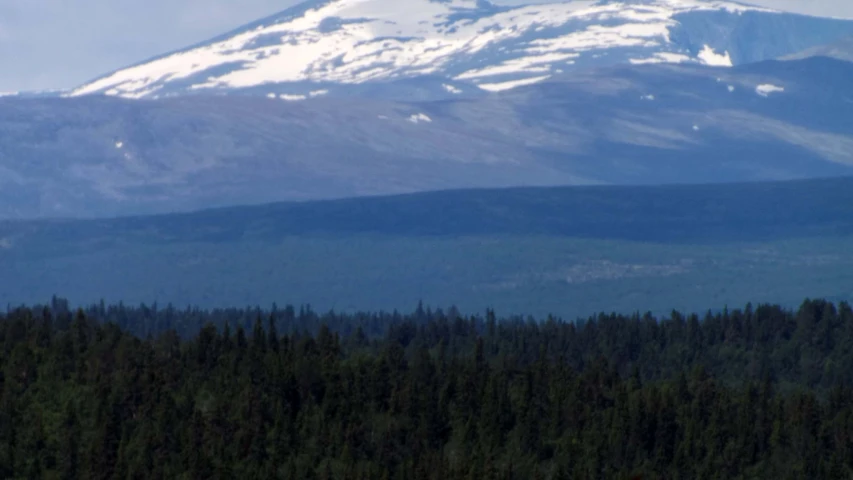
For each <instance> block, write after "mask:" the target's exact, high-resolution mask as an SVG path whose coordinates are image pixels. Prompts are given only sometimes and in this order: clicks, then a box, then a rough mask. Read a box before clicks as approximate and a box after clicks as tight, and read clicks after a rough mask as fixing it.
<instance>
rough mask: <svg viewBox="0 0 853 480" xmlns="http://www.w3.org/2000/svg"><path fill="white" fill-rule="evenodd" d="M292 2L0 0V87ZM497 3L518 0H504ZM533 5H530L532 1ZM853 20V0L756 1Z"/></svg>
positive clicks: (73, 77) (75, 72) (118, 63)
mask: <svg viewBox="0 0 853 480" xmlns="http://www.w3.org/2000/svg"><path fill="white" fill-rule="evenodd" d="M295 3H297V2H296V1H294V0H146V1H145V2H140V1H138V0H74V1H70V0H0V65H2V66H3V67H2V73H0V92H15V91H25V90H27V91H32V90H44V89H61V88H70V87H74V86H77V85H80V84H82V83H84V82H86V81H88V80H91V79H93V78H95V77H97V76H99V75H101V74H104V73H108V72H111V71H113V70H116V69H118V68H121V67H124V66H127V65H129V64H132V63H136V62H139V61H142V60H145V59H147V58H150V57H152V56H155V55H158V54H161V53H165V52H167V51H171V50H175V49H178V48H182V47H184V46H188V45H190V44H193V43H196V42H200V41H203V40H206V39H207V38H210V37H212V36H215V35H217V34H220V33H224V32H226V31H228V30H231V29H232V28H236V27H238V26H240V25H242V24H244V23H248V22H250V21H252V20H256V19H259V18H262V17H265V16H267V15H271V14H273V13H276V12H278V11H281V10H284V9H286V8H287V7H289V6H291V5H293V4H295ZM495 3H501V4H512V3H520V2H519V0H498V1H496V2H495ZM527 3H530V2H527ZM751 3H756V4H761V5H763V6H766V7H771V8H778V9H784V10H789V11H795V12H798V13H806V14H812V15H828V16H836V17H848V18H853V0H751Z"/></svg>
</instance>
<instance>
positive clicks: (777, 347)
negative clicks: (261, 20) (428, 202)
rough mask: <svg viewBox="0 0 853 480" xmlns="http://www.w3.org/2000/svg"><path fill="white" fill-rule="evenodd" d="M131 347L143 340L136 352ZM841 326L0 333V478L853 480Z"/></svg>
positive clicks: (63, 325)
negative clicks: (778, 477)
mask: <svg viewBox="0 0 853 480" xmlns="http://www.w3.org/2000/svg"><path fill="white" fill-rule="evenodd" d="M141 338H147V339H146V340H142V339H141ZM851 346H853V310H851V308H850V306H849V305H847V304H843V303H842V304H839V305H837V306H836V305H833V304H831V303H828V302H825V301H806V302H805V303H803V305H802V306H801V307H800V308H799V309H798V310H797V311H796V312H791V311H786V310H783V309H781V308H779V307H776V306H771V305H761V306H757V307H755V308H753V307H752V306H747V307H746V308H745V309H739V310H731V311H729V310H724V311H723V312H720V313H718V314H708V315H707V316H706V317H705V318H704V319H703V320H702V321H700V320H699V318H698V317H697V316H695V315H690V316H685V315H683V314H680V313H678V312H673V314H672V315H671V316H669V317H668V318H662V319H655V318H653V317H651V316H650V315H647V316H639V315H635V316H629V317H624V316H617V315H600V316H598V317H596V318H593V319H590V320H589V321H586V322H583V323H564V322H560V321H557V320H555V319H548V320H547V321H545V322H542V323H536V322H532V321H527V320H523V319H520V318H506V319H497V318H496V317H495V315H494V312H491V311H490V312H487V314H486V315H485V317H468V318H466V317H461V316H459V315H458V314H456V313H455V312H448V313H443V312H440V311H432V310H430V309H427V308H423V307H419V308H418V310H417V311H416V312H414V313H413V314H411V315H400V314H366V313H364V314H355V315H341V314H333V313H329V314H326V315H318V314H316V313H314V312H312V311H311V310H310V309H307V308H303V309H301V311H299V312H297V311H296V309H294V308H291V307H287V308H285V309H274V310H273V311H270V312H261V311H258V310H239V309H232V310H217V311H200V310H185V311H176V310H174V309H168V308H167V309H158V308H156V307H153V306H152V307H146V306H141V307H139V308H128V307H124V306H106V305H98V306H94V307H91V308H88V309H86V310H80V311H77V312H71V311H69V310H68V308H67V304H66V302H63V301H61V300H58V299H55V300H54V302H53V304H52V305H51V306H50V308H42V307H35V308H32V309H29V308H21V309H16V310H14V311H10V312H8V313H7V314H6V315H5V316H3V317H2V318H0V407H2V408H0V476H2V477H3V478H187V479H190V478H205V479H207V478H293V479H296V478H299V479H309V478H313V479H368V478H370V479H373V478H389V479H397V478H407V479H415V480H419V479H468V478H474V479H534V478H541V479H570V478H613V479H629V478H690V479H711V478H742V479H747V478H768V477H773V476H780V477H781V478H803V479H806V478H827V479H834V478H839V479H840V478H850V476H851V474H853V390H851V388H850V387H849V386H850V385H851V384H853V368H851V367H853V348H851Z"/></svg>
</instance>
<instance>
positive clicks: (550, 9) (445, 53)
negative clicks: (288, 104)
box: [70, 0, 853, 98]
mask: <svg viewBox="0 0 853 480" xmlns="http://www.w3.org/2000/svg"><path fill="white" fill-rule="evenodd" d="M747 13H750V14H756V15H760V16H762V17H761V18H763V19H764V20H763V21H764V23H767V24H768V27H767V28H764V27H763V24H762V23H761V22H759V23H757V24H756V23H754V22H745V21H742V19H741V18H740V17H741V16H743V15H744V14H747ZM779 15H781V14H779V13H776V12H772V11H770V10H766V9H761V8H757V7H751V6H747V5H743V4H739V3H734V2H729V1H722V0H629V1H624V0H623V1H616V0H570V1H565V2H561V3H549V4H537V5H526V6H519V7H512V8H510V7H501V6H496V5H494V4H492V3H489V2H488V1H486V0H320V1H317V0H314V1H311V2H308V3H304V4H300V5H297V6H295V7H293V8H291V9H288V10H285V11H283V12H281V13H279V14H276V15H273V16H270V17H267V18H265V19H262V20H259V21H257V22H254V23H252V24H249V25H246V26H244V27H241V28H239V29H237V30H234V31H232V32H230V33H228V34H225V35H222V36H219V37H217V38H215V39H212V40H210V41H207V42H205V43H202V44H199V45H195V46H193V47H190V48H187V49H184V50H181V51H177V52H174V53H171V54H167V55H164V56H161V57H159V58H155V59H153V60H150V61H147V62H145V63H141V64H138V65H135V66H132V67H129V68H126V69H123V70H119V71H117V72H115V73H112V74H108V75H106V76H104V77H101V78H99V79H97V80H95V81H93V82H91V83H88V84H86V85H83V86H81V87H79V88H77V89H75V90H73V91H72V92H71V93H70V95H71V96H77V95H85V94H95V93H101V94H108V95H118V96H123V97H129V98H156V97H160V96H170V95H183V94H192V93H209V92H226V93H230V92H234V91H243V90H252V91H254V90H259V92H258V93H263V94H273V93H279V94H291V93H303V94H304V93H305V92H299V91H296V92H294V91H291V90H292V88H303V87H304V88H308V87H309V86H311V87H313V88H321V87H317V85H318V84H322V85H329V84H336V85H347V84H349V85H352V84H358V83H365V82H371V81H388V80H396V79H402V78H411V77H418V76H424V75H438V76H443V77H446V78H448V79H451V80H456V81H464V82H469V83H474V84H476V85H478V86H479V87H480V88H482V89H484V90H491V91H496V90H503V89H507V88H512V87H515V86H518V85H524V84H529V83H534V82H537V81H541V80H544V79H546V78H549V77H550V76H552V75H554V74H559V73H562V72H563V71H565V70H572V69H575V68H578V67H579V66H589V65H595V66H597V65H609V64H618V63H661V62H678V63H680V62H693V63H701V64H708V65H717V66H719V65H726V66H730V65H732V64H736V63H743V62H747V61H754V60H764V59H767V58H773V57H778V56H781V55H784V54H788V53H793V51H792V50H791V49H790V48H788V47H786V46H784V45H782V47H779V48H781V49H782V50H780V51H776V50H778V48H776V50H774V48H775V47H770V48H767V46H764V45H762V46H761V47H760V48H750V47H749V46H747V47H744V46H743V43H744V40H743V38H744V37H745V36H749V35H751V36H753V37H761V36H762V35H765V36H768V37H772V38H775V37H774V36H779V35H780V34H785V32H786V29H789V28H790V25H789V23H790V22H788V23H786V22H775V21H774V19H773V18H771V17H775V16H779ZM799 18H800V19H801V21H802V22H807V21H811V20H815V19H807V18H806V17H799ZM818 20H819V21H824V20H823V19H818ZM825 21H826V22H831V20H825ZM795 23H796V22H795ZM756 28H759V29H760V30H759V31H753V30H755V29H756ZM843 30H844V32H843V33H847V34H853V22H844V28H843ZM815 35H817V36H820V35H822V33H818V34H815ZM813 36H814V35H813ZM824 36H825V35H824ZM819 40H820V41H819ZM822 40H824V39H823V38H820V39H815V40H814V41H813V42H811V43H808V42H806V45H805V46H803V48H805V47H808V46H813V45H817V44H819V43H825V42H823V41H822ZM797 46H798V47H799V46H801V45H797ZM785 48H788V49H787V50H786V49H785ZM789 50H791V51H789ZM306 84H308V85H306ZM294 85H296V87H294ZM282 88H284V90H283V91H282V90H281V89H282ZM304 88H303V89H304ZM323 88H324V87H323ZM289 89H290V90H289ZM268 90H269V91H268Z"/></svg>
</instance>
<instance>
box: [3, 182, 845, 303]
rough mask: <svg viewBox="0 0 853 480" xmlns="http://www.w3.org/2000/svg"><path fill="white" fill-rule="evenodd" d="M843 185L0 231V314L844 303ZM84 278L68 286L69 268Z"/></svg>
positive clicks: (329, 209) (529, 191)
mask: <svg viewBox="0 0 853 480" xmlns="http://www.w3.org/2000/svg"><path fill="white" fill-rule="evenodd" d="M851 244H853V178H835V179H820V180H808V181H790V182H772V183H743V184H727V185H671V186H654V187H624V186H620V187H604V186H597V187H557V188H510V189H492V190H456V191H440V192H429V193H422V194H413V195H400V196H388V197H370V198H351V199H343V200H335V201H322V202H302V203H300V202H290V203H276V204H270V205H262V206H244V207H230V208H222V209H211V210H204V211H200V212H194V213H189V214H173V215H158V216H146V217H123V218H113V219H95V220H70V219H65V220H40V221H9V222H3V221H0V294H2V298H0V301H2V302H12V303H13V304H21V303H24V304H32V303H36V302H40V301H43V300H44V299H45V298H49V297H50V296H51V295H53V294H56V293H61V294H62V295H65V296H67V297H68V298H69V299H71V300H72V301H73V302H75V303H76V304H85V303H90V302H96V301H98V300H100V299H105V300H106V301H107V302H118V301H123V302H127V303H133V304H139V303H151V302H154V301H157V302H160V303H161V304H166V303H168V302H172V303H174V304H177V305H181V306H185V305H199V306H202V307H206V308H214V307H229V306H236V305H270V304H272V303H273V302H278V303H280V304H284V303H296V302H299V303H310V304H312V305H314V306H315V307H316V308H317V309H318V310H322V311H326V310H329V309H335V310H337V311H350V312H353V311H359V310H369V311H373V310H378V309H394V308H396V309H399V310H408V309H411V308H412V306H413V305H416V304H417V302H418V301H419V300H421V299H424V300H428V301H429V302H430V303H431V304H432V305H437V306H443V307H446V306H450V305H456V306H458V307H459V308H461V309H464V310H467V311H483V310H484V309H486V308H494V309H497V310H499V311H501V312H504V313H505V314H525V315H527V314H532V315H536V316H539V317H543V316H546V315H548V314H555V315H560V316H564V317H571V318H574V317H578V316H581V317H586V316H588V315H590V314H594V313H595V312H598V311H602V310H603V311H616V312H620V313H630V312H632V311H634V310H638V309H640V310H646V309H648V310H651V311H653V312H655V313H656V314H662V313H666V312H668V311H669V310H671V309H673V308H676V309H680V310H685V311H688V310H689V311H705V310H707V309H709V308H711V309H717V308H722V307H723V306H725V305H744V304H745V303H747V302H749V301H753V302H768V303H778V304H781V305H785V306H786V307H789V308H793V307H795V306H797V304H798V303H799V302H800V301H801V300H802V299H803V298H808V297H811V298H814V297H817V296H820V297H821V298H829V299H832V300H834V301H842V300H847V301H853V289H851V288H850V285H853V250H851V249H850V245H851ZM83 272H85V273H83Z"/></svg>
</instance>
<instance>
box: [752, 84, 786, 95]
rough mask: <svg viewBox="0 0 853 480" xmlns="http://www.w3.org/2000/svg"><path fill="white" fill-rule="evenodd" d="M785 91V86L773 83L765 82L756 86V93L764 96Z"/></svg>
mask: <svg viewBox="0 0 853 480" xmlns="http://www.w3.org/2000/svg"><path fill="white" fill-rule="evenodd" d="M784 91H785V87H780V86H777V85H773V84H772V83H763V84H761V85H758V86H757V87H755V93H757V94H759V95H761V96H762V97H767V96H770V94H771V93H779V92H784Z"/></svg>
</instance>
